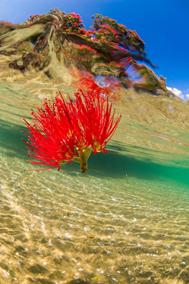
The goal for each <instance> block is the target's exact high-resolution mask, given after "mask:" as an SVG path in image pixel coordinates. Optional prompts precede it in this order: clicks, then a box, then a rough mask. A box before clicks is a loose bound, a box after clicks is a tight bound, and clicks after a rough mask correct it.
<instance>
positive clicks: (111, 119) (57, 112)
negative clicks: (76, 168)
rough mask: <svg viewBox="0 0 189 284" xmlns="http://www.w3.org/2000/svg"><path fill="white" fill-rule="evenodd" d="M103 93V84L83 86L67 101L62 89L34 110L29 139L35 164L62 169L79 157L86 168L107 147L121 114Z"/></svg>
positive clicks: (30, 152)
mask: <svg viewBox="0 0 189 284" xmlns="http://www.w3.org/2000/svg"><path fill="white" fill-rule="evenodd" d="M100 93H101V89H100V88H99V87H96V88H94V89H91V88H88V90H87V91H85V92H84V91H82V90H79V91H77V92H76V93H75V94H74V99H73V100H72V99H69V100H68V101H66V100H65V98H64V96H63V94H62V93H61V92H59V93H58V94H57V96H56V98H55V100H54V102H50V101H47V100H45V101H44V102H43V105H42V107H38V108H37V110H36V111H33V112H32V113H31V115H32V123H29V122H27V121H25V122H26V126H27V129H28V131H29V135H28V139H27V141H26V142H25V143H26V144H27V146H28V149H29V156H30V157H31V158H32V159H34V160H33V161H32V163H33V164H41V165H46V166H51V167H56V168H58V170H60V169H61V166H62V165H63V164H64V163H69V162H72V161H76V162H79V163H80V168H81V171H82V172H85V171H86V170H87V160H88V158H89V156H90V154H91V153H92V152H94V153H97V152H105V151H106V149H105V147H106V144H107V143H108V141H109V140H110V138H111V136H112V134H113V133H114V131H115V130H116V128H117V126H118V123H119V121H120V118H121V117H120V116H119V117H118V118H115V113H114V111H113V110H112V104H111V103H110V102H109V101H108V99H104V98H103V97H102V96H100Z"/></svg>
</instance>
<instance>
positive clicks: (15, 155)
mask: <svg viewBox="0 0 189 284" xmlns="http://www.w3.org/2000/svg"><path fill="white" fill-rule="evenodd" d="M0 90H1V91H0V98H1V110H0V114H1V120H0V135H1V136H0V138H1V139H0V149H1V152H0V160H1V162H0V177H1V183H0V185H1V187H0V249H1V254H0V283H8V284H9V283H43V284H44V283H45V284H52V283H58V284H59V283H70V284H78V283H80V284H82V283H83V284H86V283H92V284H94V283H98V284H100V283H124V284H125V283H145V284H147V283H152V284H153V283H163V284H164V283H165V284H166V283H178V284H180V283H189V174H188V170H189V162H188V161H189V159H188V157H189V153H188V152H187V151H188V150H187V147H186V146H187V145H186V141H187V138H188V133H187V132H186V131H183V133H184V135H183V136H182V140H180V139H179V141H181V142H183V143H182V145H180V144H178V143H177V141H175V139H176V138H175V137H177V136H178V137H179V135H180V136H181V134H183V133H181V132H180V131H182V130H181V129H176V126H175V128H174V127H172V129H171V130H170V132H171V131H172V132H173V135H172V136H170V137H168V138H167V139H169V140H168V142H167V140H165V139H163V140H161V139H160V138H159V136H160V134H158V135H157V134H156V132H155V131H154V132H153V129H152V130H150V133H151V134H150V136H149V134H148V133H143V132H142V131H143V129H145V124H143V125H142V126H141V125H139V124H137V123H136V121H135V122H134V121H133V120H130V121H129V118H128V117H126V116H125V117H123V119H122V124H121V125H120V128H119V130H118V132H117V134H116V135H115V137H114V140H113V141H112V143H111V144H110V145H109V153H108V154H106V155H101V154H99V155H96V156H93V157H92V158H90V161H89V171H88V173H86V174H81V173H80V172H79V168H78V165H74V164H73V165H69V166H67V167H66V168H65V170H64V171H62V172H58V171H56V170H41V168H40V167H34V166H33V165H30V164H29V163H28V161H27V153H26V149H25V146H24V145H23V143H22V141H21V140H22V136H23V134H22V132H23V131H24V130H25V128H24V127H23V124H22V116H24V117H26V116H28V114H29V111H30V109H31V107H32V106H33V105H35V104H36V98H35V97H34V96H26V95H25V94H24V93H23V92H21V91H18V90H17V91H16V90H15V89H13V90H12V89H11V88H10V87H8V86H5V85H1V89H0ZM5 95H6V97H5ZM126 118H127V119H126ZM132 121H133V122H132ZM126 123H127V124H126ZM161 124H163V122H162V121H159V131H161ZM126 125H127V133H128V135H127V137H125V136H124V135H125V134H124V133H125V127H126ZM152 127H154V126H152ZM164 127H165V125H164ZM177 130H178V132H177ZM145 131H146V130H145ZM135 133H138V134H137V135H136V134H135ZM129 134H130V135H129ZM145 135H146V136H145ZM163 135H164V134H162V133H161V136H163ZM156 136H157V137H156ZM146 137H147V138H148V139H147V138H146ZM155 137H156V138H157V139H155ZM146 139H147V140H146ZM171 139H172V140H171ZM143 140H145V141H144V143H142V141H143ZM135 142H136V143H135ZM171 142H172V147H171V148H172V149H173V151H172V152H171V151H170V152H169V151H168V150H167V149H168V145H167V143H171ZM153 143H155V144H153ZM179 143H180V142H179ZM156 144H157V147H153V145H155V146H156ZM177 144H178V149H177ZM179 145H180V146H179ZM183 145H184V146H183ZM150 146H151V147H150ZM179 147H180V148H179ZM165 149H166V151H163V150H165ZM175 149H176V150H175Z"/></svg>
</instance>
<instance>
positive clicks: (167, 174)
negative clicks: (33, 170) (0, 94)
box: [0, 119, 189, 186]
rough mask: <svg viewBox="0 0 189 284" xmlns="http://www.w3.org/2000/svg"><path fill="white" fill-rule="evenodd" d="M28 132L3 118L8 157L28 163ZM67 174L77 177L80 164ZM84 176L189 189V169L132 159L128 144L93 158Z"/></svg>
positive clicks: (0, 139) (0, 125) (0, 131)
mask: <svg viewBox="0 0 189 284" xmlns="http://www.w3.org/2000/svg"><path fill="white" fill-rule="evenodd" d="M26 131H27V129H26V127H24V126H21V125H17V124H15V123H10V122H7V121H4V120H1V119H0V147H1V148H4V149H5V150H7V151H6V152H5V155H6V156H9V157H18V158H20V159H23V160H27V161H28V156H27V147H26V145H25V144H24V143H23V139H24V137H25V135H24V133H26ZM138 148H140V147H138ZM127 150H128V151H127ZM141 152H144V153H145V149H144V148H141ZM135 154H136V153H135ZM63 171H65V172H66V173H67V174H70V175H72V176H73V177H75V176H76V175H78V172H79V171H80V169H79V165H78V164H76V163H71V164H69V165H66V166H65V167H64V168H63ZM84 175H85V176H86V177H87V176H95V177H99V178H129V177H134V178H138V179H145V180H156V181H157V180H158V181H163V180H168V181H175V182H178V183H180V184H183V185H188V186H189V168H184V167H183V168H182V167H177V166H174V165H167V164H163V163H162V164H160V163H157V162H155V161H154V160H153V159H151V155H150V153H149V155H146V156H145V157H144V156H142V157H141V158H135V157H133V156H132V147H129V148H127V146H124V144H120V145H119V144H116V145H114V144H110V146H109V151H108V153H106V154H103V153H99V154H97V155H91V157H90V159H89V170H88V172H87V173H85V174H84Z"/></svg>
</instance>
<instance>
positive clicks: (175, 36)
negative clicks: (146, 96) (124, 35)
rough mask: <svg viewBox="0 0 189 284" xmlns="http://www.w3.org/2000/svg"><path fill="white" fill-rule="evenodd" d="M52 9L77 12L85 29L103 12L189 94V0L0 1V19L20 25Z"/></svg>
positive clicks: (169, 81)
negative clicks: (131, 31) (142, 44)
mask: <svg viewBox="0 0 189 284" xmlns="http://www.w3.org/2000/svg"><path fill="white" fill-rule="evenodd" d="M53 8H59V9H61V10H63V11H65V12H73V11H74V12H77V13H79V14H80V15H81V16H82V19H83V21H84V23H85V25H86V26H89V25H90V23H91V16H92V15H94V14H95V13H102V14H104V15H107V16H110V17H111V18H114V19H116V20H118V22H120V23H122V24H125V25H126V26H127V27H128V28H130V29H134V30H136V31H137V32H138V33H139V35H140V36H141V37H142V39H143V40H144V41H145V43H146V50H147V52H148V56H149V58H150V59H151V60H152V61H153V62H154V63H155V64H157V65H158V69H156V72H157V73H158V74H161V75H163V76H165V77H166V78H167V84H168V86H171V87H175V88H178V89H180V90H182V91H183V92H186V93H189V0H0V20H7V21H11V22H14V23H19V22H22V21H24V20H25V19H26V18H27V17H29V16H30V15H31V14H40V13H47V12H48V11H49V10H50V9H53Z"/></svg>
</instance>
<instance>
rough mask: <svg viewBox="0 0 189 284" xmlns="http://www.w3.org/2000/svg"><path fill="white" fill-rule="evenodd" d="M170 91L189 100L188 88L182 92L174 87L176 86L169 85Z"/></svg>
mask: <svg viewBox="0 0 189 284" xmlns="http://www.w3.org/2000/svg"><path fill="white" fill-rule="evenodd" d="M167 89H168V90H169V91H171V92H172V93H173V94H175V96H177V97H179V98H181V99H182V100H189V93H188V90H187V91H185V92H182V91H181V90H179V89H177V88H174V87H167Z"/></svg>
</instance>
